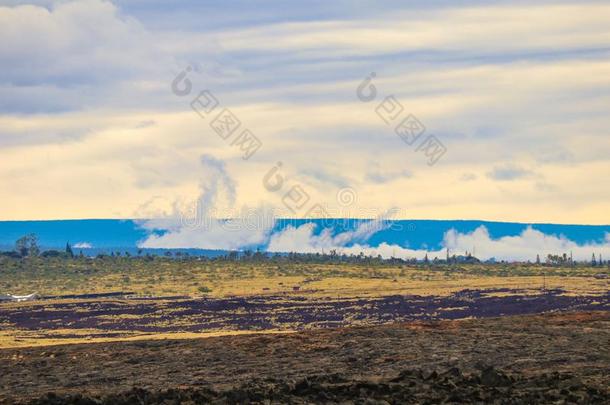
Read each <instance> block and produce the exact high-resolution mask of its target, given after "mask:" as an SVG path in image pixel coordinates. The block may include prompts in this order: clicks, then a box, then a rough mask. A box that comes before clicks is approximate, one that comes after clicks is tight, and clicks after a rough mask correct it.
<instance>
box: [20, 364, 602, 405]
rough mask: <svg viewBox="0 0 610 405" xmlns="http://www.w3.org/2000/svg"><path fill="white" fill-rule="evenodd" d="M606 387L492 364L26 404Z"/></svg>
mask: <svg viewBox="0 0 610 405" xmlns="http://www.w3.org/2000/svg"><path fill="white" fill-rule="evenodd" d="M609 400H610V396H609V393H608V391H605V390H600V389H597V388H595V387H590V386H587V385H586V384H583V383H582V382H581V381H580V380H579V379H578V378H576V377H575V376H574V375H572V374H569V373H565V374H559V373H553V374H545V375H542V376H538V377H530V378H527V377H523V376H513V375H507V374H505V373H503V372H502V371H499V370H496V369H494V368H493V367H488V368H486V369H484V370H482V371H481V372H480V373H476V374H473V375H463V374H462V373H461V371H460V370H459V369H457V368H452V369H450V370H447V371H445V372H442V373H438V372H436V371H434V372H425V371H422V370H413V371H412V370H406V371H403V372H401V373H400V374H399V375H398V376H397V377H395V378H392V379H381V380H378V381H374V380H350V379H348V378H345V377H344V376H341V375H336V374H334V375H324V376H313V377H310V378H305V379H303V380H300V381H275V380H273V379H271V380H267V381H255V382H251V383H249V384H246V385H244V386H242V387H239V388H235V389H230V390H226V391H214V390H212V389H209V388H200V389H182V390H179V389H171V390H166V391H161V392H151V391H148V390H144V389H137V388H134V389H132V390H130V391H127V392H123V393H120V394H114V395H109V396H105V397H102V398H92V397H88V396H82V395H68V396H58V395H56V394H52V393H51V394H47V395H46V396H44V397H43V398H40V399H37V400H34V401H32V402H30V404H32V405H98V404H103V405H122V404H124V405H127V404H142V405H155V404H208V403H219V404H225V403H228V404H247V403H253V404H255V403H265V404H268V403H294V404H305V403H337V402H339V403H344V404H349V403H362V404H380V405H381V404H395V403H401V404H404V403H413V404H425V403H430V404H435V403H443V404H444V403H484V404H495V403H497V404H522V403H528V404H532V403H574V404H583V403H604V402H606V403H607V401H609Z"/></svg>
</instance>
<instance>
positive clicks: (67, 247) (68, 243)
mask: <svg viewBox="0 0 610 405" xmlns="http://www.w3.org/2000/svg"><path fill="white" fill-rule="evenodd" d="M66 254H67V255H68V257H74V252H73V251H72V246H70V242H66Z"/></svg>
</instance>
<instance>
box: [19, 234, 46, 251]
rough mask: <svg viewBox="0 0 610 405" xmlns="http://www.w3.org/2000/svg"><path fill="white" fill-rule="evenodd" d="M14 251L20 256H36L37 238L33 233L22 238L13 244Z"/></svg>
mask: <svg viewBox="0 0 610 405" xmlns="http://www.w3.org/2000/svg"><path fill="white" fill-rule="evenodd" d="M15 251H16V252H17V253H18V254H19V255H20V256H21V257H26V256H38V255H39V254H40V248H39V247H38V236H36V235H35V234H33V233H30V234H28V235H25V236H22V237H21V238H19V239H17V241H16V242H15Z"/></svg>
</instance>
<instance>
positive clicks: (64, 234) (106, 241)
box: [0, 218, 610, 249]
mask: <svg viewBox="0 0 610 405" xmlns="http://www.w3.org/2000/svg"><path fill="white" fill-rule="evenodd" d="M367 221H369V220H366V219H349V218H337V219H288V218H284V219H277V220H276V222H275V226H274V227H273V229H272V231H271V233H275V232H280V231H282V230H285V229H286V228H288V227H291V226H292V227H295V228H297V227H299V226H301V225H303V224H306V223H314V224H315V225H316V232H318V233H319V232H320V231H321V230H322V229H323V228H330V229H332V233H333V234H337V233H340V232H345V231H350V230H355V229H356V228H357V227H358V225H360V224H362V223H365V222H367ZM385 222H386V227H385V228H384V229H381V230H379V231H378V232H375V233H373V234H372V236H370V237H369V238H368V239H367V240H366V243H367V244H368V245H370V246H378V245H379V244H381V243H387V244H389V245H398V246H403V247H408V248H411V249H438V248H440V247H441V243H442V241H443V237H444V234H445V233H446V232H447V231H449V230H451V229H454V230H456V231H457V232H460V233H470V232H473V231H474V230H475V229H477V228H479V227H481V226H485V227H486V228H487V230H488V231H489V235H490V236H491V237H492V238H501V237H505V236H517V235H519V234H520V233H521V232H523V231H524V230H525V229H526V228H527V227H528V226H531V227H532V228H533V229H536V230H538V231H540V232H542V233H544V234H547V235H555V236H564V237H565V238H567V239H569V240H571V241H573V242H575V243H577V244H587V243H603V242H604V240H605V238H606V234H608V233H610V225H565V224H527V223H516V222H494V221H478V220H387V221H385ZM154 232H155V233H156V234H160V235H162V234H163V233H164V231H163V230H158V231H154ZM201 232H202V233H203V232H205V230H204V229H202V230H201ZM28 233H35V234H37V235H38V238H39V243H40V245H41V246H42V247H44V248H64V247H65V244H66V242H70V243H71V244H73V245H75V244H79V243H80V244H83V246H85V247H88V246H90V247H92V248H96V249H110V248H123V249H127V248H129V249H133V248H137V246H138V243H139V242H141V241H143V240H145V239H146V238H147V237H148V236H149V235H150V234H151V231H148V230H146V229H144V228H142V227H141V226H140V225H139V221H136V220H131V219H127V220H117V219H81V220H49V221H0V246H2V247H3V248H5V249H6V248H7V247H12V246H13V244H14V242H15V240H16V239H18V238H19V237H20V236H22V235H24V234H28ZM256 247H261V248H264V246H253V248H256ZM77 249H78V247H77Z"/></svg>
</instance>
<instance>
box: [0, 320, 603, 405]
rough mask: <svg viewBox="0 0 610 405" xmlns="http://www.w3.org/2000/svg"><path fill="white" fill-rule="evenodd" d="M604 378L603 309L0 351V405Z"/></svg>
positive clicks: (446, 390) (268, 396) (363, 394)
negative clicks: (282, 332) (287, 332)
mask: <svg viewBox="0 0 610 405" xmlns="http://www.w3.org/2000/svg"><path fill="white" fill-rule="evenodd" d="M609 381H610V312H605V311H602V312H573V313H556V314H544V315H528V316H514V317H501V318H487V319H469V320H460V321H425V322H423V321H420V322H411V323H397V324H389V325H379V326H366V327H352V328H338V329H322V330H311V331H304V332H299V333H294V334H264V335H249V336H248V335H243V336H222V337H216V338H207V339H189V340H157V341H152V340H149V341H138V342H113V343H92V344H75V345H62V346H48V347H34V348H21V349H4V350H0V403H4V404H15V403H18V404H28V403H32V404H82V405H86V404H196V403H210V402H212V403H214V402H216V403H270V402H275V403H333V402H345V403H371V404H375V403H377V404H384V403H386V402H387V403H443V402H449V403H460V402H461V403H610V396H609V394H608V390H609ZM49 393H52V394H49ZM367 401H368V402H367ZM383 401H385V402H383Z"/></svg>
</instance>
